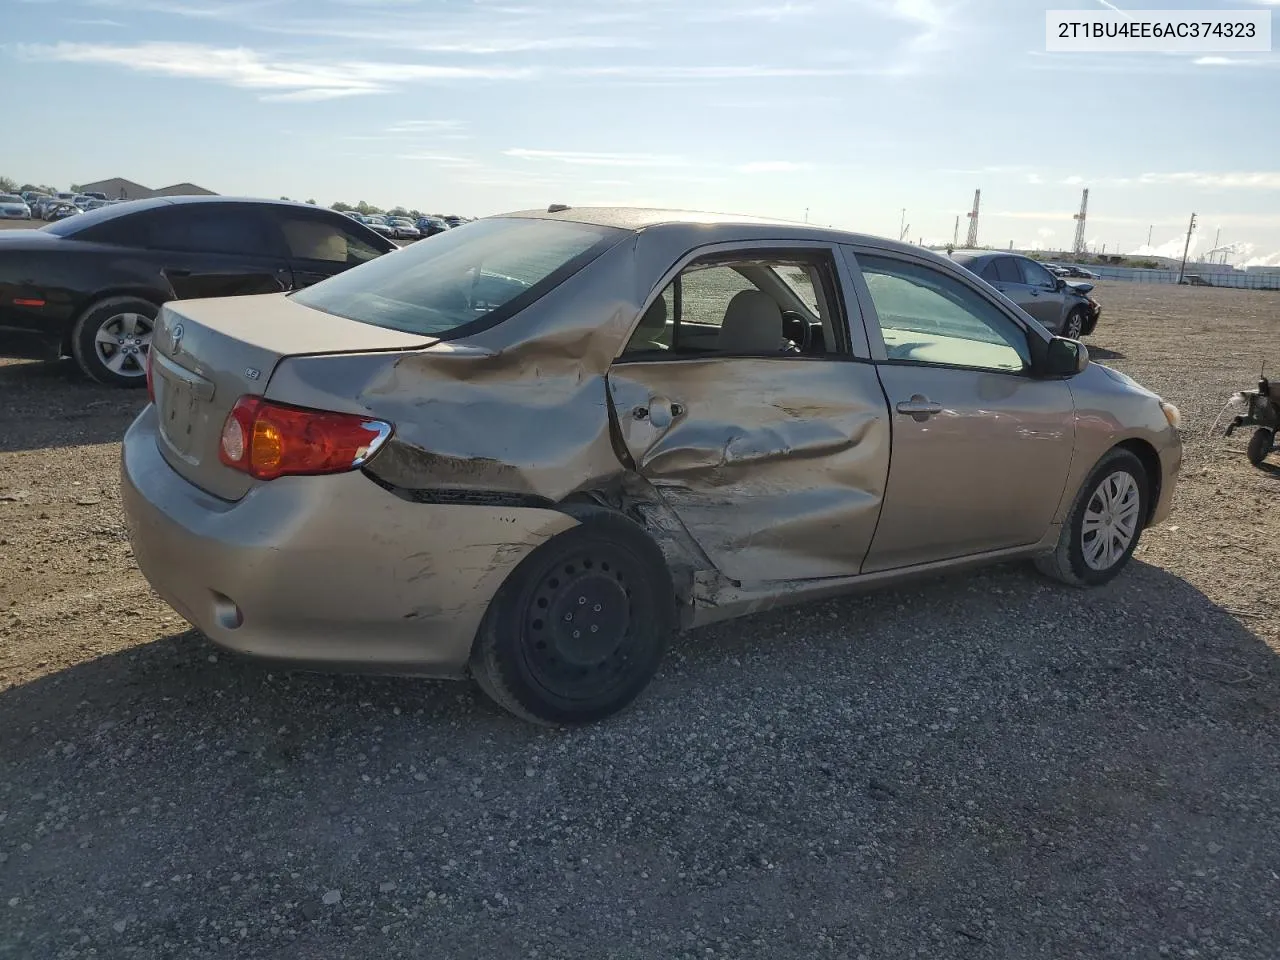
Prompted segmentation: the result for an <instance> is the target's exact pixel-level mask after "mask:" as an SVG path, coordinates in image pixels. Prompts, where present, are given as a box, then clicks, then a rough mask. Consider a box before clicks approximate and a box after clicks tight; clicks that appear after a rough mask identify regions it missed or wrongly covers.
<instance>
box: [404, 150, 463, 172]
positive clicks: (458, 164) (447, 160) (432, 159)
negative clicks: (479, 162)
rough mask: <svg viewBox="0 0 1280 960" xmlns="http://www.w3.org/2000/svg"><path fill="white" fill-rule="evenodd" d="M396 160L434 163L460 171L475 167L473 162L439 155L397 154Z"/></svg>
mask: <svg viewBox="0 0 1280 960" xmlns="http://www.w3.org/2000/svg"><path fill="white" fill-rule="evenodd" d="M396 159H397V160H419V161H422V162H424V163H434V164H436V165H437V166H440V167H449V168H452V169H456V170H460V169H466V168H470V167H474V166H476V163H475V161H474V160H468V159H467V158H466V157H451V156H449V155H447V154H441V153H398V154H396Z"/></svg>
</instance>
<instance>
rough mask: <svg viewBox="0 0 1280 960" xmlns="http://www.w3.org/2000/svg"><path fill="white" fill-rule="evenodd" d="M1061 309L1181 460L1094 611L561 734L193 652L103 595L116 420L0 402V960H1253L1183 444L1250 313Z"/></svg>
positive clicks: (140, 594) (990, 620) (1252, 862)
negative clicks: (1141, 400) (1167, 501)
mask: <svg viewBox="0 0 1280 960" xmlns="http://www.w3.org/2000/svg"><path fill="white" fill-rule="evenodd" d="M1100 296H1101V298H1102V299H1103V300H1104V303H1105V305H1106V313H1105V314H1104V317H1103V320H1102V323H1101V326H1100V329H1099V331H1098V333H1097V334H1096V335H1095V336H1093V337H1092V338H1090V340H1089V343H1090V345H1091V347H1092V348H1093V350H1094V356H1095V358H1098V359H1100V360H1103V361H1104V362H1107V363H1111V364H1114V365H1115V366H1117V367H1118V368H1120V369H1121V370H1124V371H1125V372H1127V373H1130V374H1132V375H1134V376H1135V377H1137V378H1138V379H1139V380H1141V381H1142V382H1144V383H1146V384H1147V385H1148V386H1150V387H1152V388H1153V389H1155V390H1157V391H1159V392H1162V393H1163V394H1164V396H1166V397H1167V398H1168V399H1170V400H1172V401H1174V402H1175V403H1177V404H1178V405H1179V406H1180V407H1181V408H1182V410H1183V412H1184V415H1185V418H1186V429H1187V437H1186V441H1187V463H1186V466H1185V471H1184V475H1183V479H1182V483H1181V487H1180V492H1179V495H1178V500H1177V504H1176V507H1175V512H1174V515H1173V517H1172V518H1171V520H1170V521H1169V522H1168V523H1166V524H1164V525H1163V526H1161V527H1160V528H1159V529H1155V530H1150V531H1148V532H1147V534H1146V535H1145V537H1144V540H1143V542H1142V545H1141V547H1140V549H1139V553H1138V557H1137V562H1135V563H1134V564H1133V565H1132V566H1131V567H1130V569H1129V570H1128V571H1126V572H1125V573H1124V574H1123V575H1122V576H1121V577H1120V578H1119V579H1118V580H1117V581H1116V582H1114V583H1113V584H1111V585H1110V586H1108V587H1106V588H1103V589H1100V590H1097V591H1094V592H1076V591H1072V590H1068V589H1064V588H1060V587H1057V586H1054V585H1052V584H1050V583H1048V582H1046V581H1043V580H1041V579H1039V578H1038V577H1037V576H1036V575H1035V574H1034V573H1032V572H1031V571H1029V570H1028V569H1027V568H1026V567H1025V566H1024V565H1014V566H1008V567H1002V568H996V569H993V570H990V571H987V572H984V573H981V574H977V575H965V576H957V577H954V578H950V579H945V580H940V581H935V582H930V583H924V584H921V585H918V586H913V587H911V588H906V589H898V590H891V591H888V592H883V593H879V594H875V595H872V596H868V597H862V598H856V599H847V600H840V601H835V602H830V603H825V604H821V605H816V606H810V607H806V608H802V609H799V610H792V611H785V612H779V613H776V614H771V615H765V616H759V617H755V618H752V619H749V620H745V621H741V622H737V623H733V624H729V625H727V626H723V627H719V628H713V629H706V630H703V631H699V632H695V633H693V634H691V635H689V636H686V637H684V638H681V639H680V640H679V641H678V642H677V643H676V644H675V648H674V650H673V652H672V655H671V656H670V658H669V660H668V662H667V664H666V666H665V667H664V669H663V670H662V672H661V673H660V675H659V677H658V678H657V680H656V681H655V683H654V685H653V687H652V689H651V691H650V692H649V693H648V694H646V695H645V696H644V697H643V698H642V700H641V701H640V702H639V703H638V704H637V706H636V707H635V708H634V709H632V710H631V711H629V712H627V713H626V714H625V715H623V716H621V717H619V718H617V719H615V720H614V721H612V722H609V723H606V724H603V725H601V726H598V727H596V728H594V729H587V730H580V731H576V732H568V733H564V732H551V731H544V730H539V729H534V728H531V727H529V726H526V725H523V724H521V723H519V722H517V721H515V720H513V719H511V718H510V717H508V716H506V715H504V714H502V713H501V712H499V711H498V710H497V709H496V708H494V707H493V706H491V705H490V704H489V703H488V702H487V701H485V700H484V699H483V698H482V697H481V696H480V695H479V694H478V693H477V692H476V691H475V690H474V689H472V688H471V687H470V686H468V685H465V684H444V683H438V684H436V683H423V682H415V681H402V680H369V679H361V678H352V677H324V676H309V675H293V674H288V673H284V672H281V671H279V670H273V669H271V668H269V667H266V666H262V665H258V664H252V663H246V662H243V661H241V660H239V659H236V658H234V657H231V656H229V655H226V654H222V653H219V652H217V651H216V650H215V649H214V648H213V647H211V646H210V645H209V644H208V643H207V641H205V640H204V639H202V638H201V637H200V636H199V635H197V634H195V633H193V632H190V631H188V630H187V629H185V626H184V623H183V622H182V621H181V620H180V619H179V618H178V617H177V616H176V615H175V614H173V613H172V612H171V611H169V610H168V609H167V608H166V607H165V606H164V605H163V604H162V603H160V602H159V601H158V600H156V599H154V598H153V597H152V596H151V594H150V593H149V591H148V589H147V587H146V585H145V583H144V582H143V580H142V579H141V578H140V576H139V575H138V573H137V572H136V570H135V569H134V567H133V564H132V562H131V559H130V551H129V547H128V544H127V541H126V539H125V535H124V532H123V528H122V524H121V518H120V510H119V507H120V504H119V496H118V485H117V477H116V473H117V455H118V446H117V439H118V438H119V436H120V435H121V433H122V432H123V430H124V429H125V426H126V425H127V423H128V422H129V420H130V418H131V417H132V416H133V415H134V413H135V412H136V411H137V410H138V408H139V407H140V405H141V402H142V398H141V397H139V396H137V395H135V394H122V393H116V392H112V391H110V390H107V389H102V388H97V387H94V386H90V385H88V384H86V383H85V382H84V381H82V380H81V379H80V378H79V377H78V376H77V375H76V374H75V372H74V371H73V370H72V369H70V368H69V367H68V366H67V365H51V364H37V363H29V362H17V361H14V362H0V957H14V958H23V960H27V958H63V957H89V956H94V957H111V958H116V957H130V958H160V957H166V958H167V957H173V958H204V957H231V956H234V957H247V958H258V957H262V958H298V960H330V958H332V960H337V958H348V957H350V958H355V957H362V958H363V957H378V958H394V957H423V956H438V957H464V956H466V957H471V956H475V957H542V958H546V957H575V958H577V957H619V958H638V957H661V958H676V957H698V958H704V957H769V958H777V957H828V956H829V957H849V958H857V957H867V958H886V957H895V958H896V957H928V958H940V957H974V958H997V957H998V958H1011V960H1015V958H1016V960H1025V958H1030V957H1054V958H1067V957H1087V958H1095V957H1135V958H1136V957H1141V958H1148V957H1157V956H1166V955H1167V956H1173V957H1221V958H1264V957H1265V958H1274V957H1276V956H1277V951H1280V947H1278V946H1277V944H1280V669H1277V654H1280V619H1278V618H1277V616H1276V613H1277V611H1276V606H1275V604H1276V600H1275V598H1274V596H1273V594H1272V591H1271V587H1272V585H1273V578H1274V577H1275V576H1276V571H1277V570H1278V569H1280V523H1278V522H1277V512H1276V510H1275V509H1274V505H1275V503H1276V497H1277V493H1278V492H1280V470H1274V469H1273V470H1266V471H1259V470H1255V469H1252V468H1251V467H1250V466H1249V465H1248V464H1247V463H1246V462H1245V459H1244V455H1243V445H1244V439H1245V438H1239V439H1238V440H1236V439H1233V440H1232V441H1229V442H1224V441H1223V440H1222V439H1220V438H1219V437H1213V436H1210V435H1209V434H1208V430H1209V427H1210V425H1211V423H1212V421H1213V420H1214V418H1215V417H1216V416H1217V415H1218V413H1219V411H1220V410H1221V408H1222V406H1223V404H1224V402H1225V401H1226V399H1227V398H1228V396H1229V395H1230V394H1231V392H1232V391H1234V390H1236V389H1239V388H1241V387H1246V386H1248V385H1250V383H1251V382H1252V381H1254V380H1255V379H1256V377H1257V373H1258V367H1259V361H1260V359H1261V351H1262V350H1263V349H1264V348H1265V347H1267V346H1269V345H1271V344H1272V343H1273V340H1274V337H1275V335H1276V331H1277V327H1278V323H1277V321H1278V320H1280V295H1277V294H1266V293H1253V292H1245V291H1226V290H1199V289H1179V288H1174V287H1168V286H1162V287H1156V286H1150V287H1144V286H1128V285H1116V284H1110V285H1108V284H1103V285H1101V286H1100ZM1271 359H1272V361H1273V364H1274V367H1275V369H1276V371H1277V373H1280V355H1277V354H1274V353H1273V355H1272V357H1271ZM1277 460H1280V457H1277Z"/></svg>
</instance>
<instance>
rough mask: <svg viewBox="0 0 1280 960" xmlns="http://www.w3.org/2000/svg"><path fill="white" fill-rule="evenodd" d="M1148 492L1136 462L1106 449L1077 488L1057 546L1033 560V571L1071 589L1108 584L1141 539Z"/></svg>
mask: <svg viewBox="0 0 1280 960" xmlns="http://www.w3.org/2000/svg"><path fill="white" fill-rule="evenodd" d="M1150 489H1151V482H1150V479H1149V478H1148V477H1147V471H1146V469H1145V468H1144V467H1143V466H1142V461H1141V460H1139V459H1138V458H1137V457H1136V456H1135V455H1134V454H1132V453H1130V452H1129V451H1128V450H1112V451H1111V452H1110V453H1108V454H1107V455H1106V456H1105V457H1103V458H1102V459H1101V460H1100V461H1099V462H1098V465H1097V466H1096V467H1094V468H1093V471H1092V472H1091V473H1090V474H1089V476H1088V478H1087V479H1086V480H1085V482H1084V483H1083V484H1082V485H1081V487H1080V492H1079V493H1078V494H1077V495H1076V499H1075V502H1074V503H1073V504H1072V505H1071V512H1070V513H1069V514H1067V519H1066V522H1065V523H1063V525H1062V533H1061V535H1060V536H1059V537H1058V545H1057V547H1055V548H1054V551H1053V553H1050V554H1046V555H1045V556H1043V557H1037V558H1036V561H1035V563H1036V568H1037V569H1038V570H1039V571H1040V572H1041V573H1043V574H1044V575H1045V576H1048V577H1051V578H1053V579H1054V580H1057V581H1059V582H1061V583H1066V584H1069V585H1071V586H1073V587H1096V586H1101V585H1102V584H1104V583H1107V582H1108V581H1109V580H1112V579H1114V578H1115V577H1116V575H1117V574H1119V573H1120V571H1121V570H1123V569H1124V567H1125V565H1126V564H1128V562H1129V558H1130V557H1132V556H1133V551H1134V550H1135V549H1136V548H1137V546H1138V540H1139V539H1140V538H1141V537H1142V528H1143V526H1144V524H1145V523H1146V518H1147V516H1148V513H1149V510H1148V504H1149V497H1150V492H1149V491H1150Z"/></svg>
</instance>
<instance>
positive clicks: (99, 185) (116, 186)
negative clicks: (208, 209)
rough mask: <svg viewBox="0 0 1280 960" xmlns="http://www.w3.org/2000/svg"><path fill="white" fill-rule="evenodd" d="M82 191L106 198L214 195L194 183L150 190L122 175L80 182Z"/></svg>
mask: <svg viewBox="0 0 1280 960" xmlns="http://www.w3.org/2000/svg"><path fill="white" fill-rule="evenodd" d="M80 191H81V192H82V193H101V194H105V195H106V197H107V199H108V200H149V199H151V198H152V197H191V196H197V197H215V196H217V194H216V193H214V192H213V191H212V190H206V189H205V188H204V187H198V186H196V185H195V184H194V183H175V184H172V185H171V186H168V187H161V188H160V189H159V190H152V189H151V188H150V187H144V186H143V185H142V184H140V183H134V182H133V181H132V180H126V179H124V177H112V178H111V179H109V180H98V181H97V182H95V183H82V184H81V185H80Z"/></svg>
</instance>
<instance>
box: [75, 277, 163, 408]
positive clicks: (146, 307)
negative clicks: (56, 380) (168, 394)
mask: <svg viewBox="0 0 1280 960" xmlns="http://www.w3.org/2000/svg"><path fill="white" fill-rule="evenodd" d="M159 312H160V308H159V307H157V306H156V305H155V304H154V303H152V302H151V301H150V300H143V299H141V298H139V297H108V298H107V299H105V300H99V301H98V302H97V303H95V304H93V305H92V306H90V307H89V308H88V309H87V310H85V312H84V313H83V314H81V315H80V319H79V320H77V321H76V325H75V328H74V329H73V330H72V331H71V355H72V356H73V357H74V358H75V361H76V364H77V365H78V366H79V367H80V369H81V370H83V371H84V373H85V374H86V375H87V376H88V377H89V378H90V379H93V380H96V381H97V382H98V383H104V384H106V385H107V386H112V387H145V386H146V385H147V354H148V353H149V352H150V350H151V333H152V330H153V329H154V328H155V322H156V315H157V314H158V313H159Z"/></svg>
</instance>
